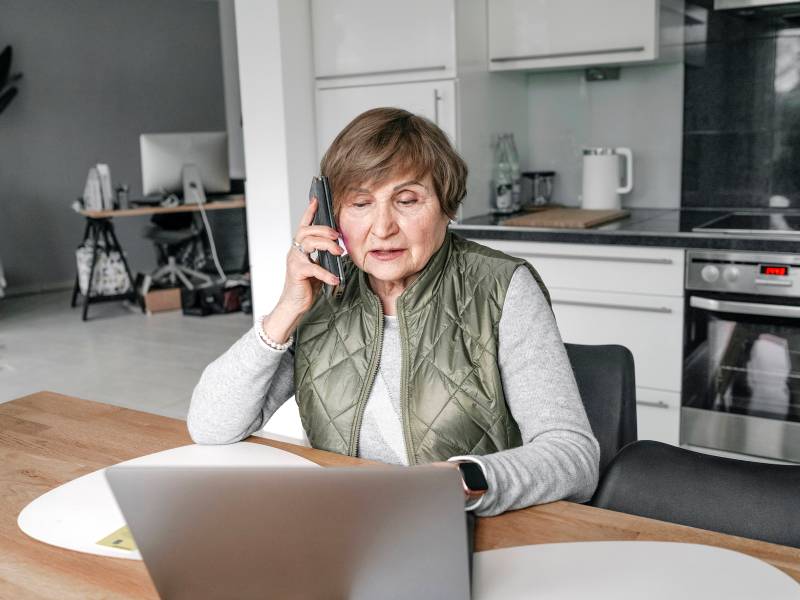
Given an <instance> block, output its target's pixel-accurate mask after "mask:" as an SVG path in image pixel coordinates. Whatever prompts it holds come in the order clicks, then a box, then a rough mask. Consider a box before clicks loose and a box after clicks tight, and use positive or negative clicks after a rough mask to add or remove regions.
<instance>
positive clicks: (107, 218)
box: [70, 194, 245, 321]
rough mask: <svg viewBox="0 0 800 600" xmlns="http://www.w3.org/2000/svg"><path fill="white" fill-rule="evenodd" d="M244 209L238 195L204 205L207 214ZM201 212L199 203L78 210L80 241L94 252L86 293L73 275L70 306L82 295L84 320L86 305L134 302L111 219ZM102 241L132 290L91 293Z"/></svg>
mask: <svg viewBox="0 0 800 600" xmlns="http://www.w3.org/2000/svg"><path fill="white" fill-rule="evenodd" d="M244 207H245V199H244V196H243V195H241V194H234V195H229V196H225V197H224V198H223V199H219V200H213V201H211V202H207V203H205V204H203V209H204V210H206V211H209V210H230V209H234V208H244ZM199 210H200V205H199V204H179V205H177V206H141V207H139V208H125V209H119V210H81V211H78V212H79V213H80V214H81V215H82V216H83V217H86V227H85V229H84V230H83V241H82V242H81V243H82V244H85V243H86V242H87V241H90V240H91V242H92V245H93V249H94V250H93V253H92V262H91V267H90V269H89V281H88V284H87V290H86V293H85V294H82V293H81V289H80V284H79V280H80V278H79V275H78V273H77V272H76V273H75V284H74V286H73V288H72V300H71V301H70V305H71V306H72V307H73V308H74V307H75V305H76V303H77V300H78V295H83V311H82V314H81V316H82V318H83V320H84V321H86V320H87V319H88V318H89V305H90V304H96V303H98V302H114V301H117V300H129V301H131V302H135V301H136V290H135V289H133V286H134V281H135V280H134V278H133V274H132V273H131V269H130V267H129V266H128V261H127V259H126V258H125V252H124V251H123V249H122V245H121V244H120V243H119V240H118V239H117V234H116V233H115V232H114V225H113V223H112V219H114V218H117V217H141V216H146V215H163V214H168V213H193V212H198V211H199ZM100 241H102V242H103V243H104V246H105V248H106V250H107V251H116V252H118V253H119V256H120V258H121V259H122V263H123V265H124V267H125V272H126V273H127V274H128V280H129V281H130V283H131V288H130V290H129V291H127V292H124V293H122V294H115V295H110V296H104V295H94V294H92V277H93V274H94V269H95V265H96V263H97V256H98V250H97V249H98V243H99V242H100Z"/></svg>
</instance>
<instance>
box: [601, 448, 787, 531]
mask: <svg viewBox="0 0 800 600" xmlns="http://www.w3.org/2000/svg"><path fill="white" fill-rule="evenodd" d="M799 500H800V465H798V466H793V465H774V464H767V463H759V462H753V461H746V460H736V459H732V458H721V457H719V456H711V455H708V454H701V453H700V452H693V451H692V450H686V449H684V448H678V447H677V446H670V445H669V444H664V443H661V442H655V441H650V440H643V441H639V442H634V443H633V444H630V445H629V446H626V447H625V448H623V449H622V451H620V453H619V454H618V455H617V456H616V458H615V459H614V460H613V461H612V463H611V465H609V468H608V470H607V471H606V473H605V476H604V477H602V478H601V480H600V485H599V486H598V488H597V492H596V493H595V496H594V498H593V499H592V505H594V506H598V507H600V508H607V509H610V510H615V511H619V512H625V513H630V514H634V515H639V516H642V517H650V518H652V519H659V520H661V521H670V522H672V523H679V524H681V525H689V526H691V527H700V528H702V529H710V530H712V531H719V532H721V533H729V534H731V535H738V536H742V537H747V538H754V539H759V540H764V541H766V542H773V543H776V544H784V545H787V546H794V547H800V515H798V507H800V503H799Z"/></svg>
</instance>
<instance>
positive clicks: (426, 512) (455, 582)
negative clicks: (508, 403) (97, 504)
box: [106, 465, 471, 600]
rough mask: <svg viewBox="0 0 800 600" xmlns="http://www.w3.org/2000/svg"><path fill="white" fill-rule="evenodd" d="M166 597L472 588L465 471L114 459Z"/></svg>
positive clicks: (136, 532)
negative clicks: (197, 464)
mask: <svg viewBox="0 0 800 600" xmlns="http://www.w3.org/2000/svg"><path fill="white" fill-rule="evenodd" d="M106 477H107V479H108V482H109V485H110V486H111V490H112V491H113V492H114V496H115V497H116V499H117V502H118V503H119V506H120V508H121V509H122V513H123V515H124V516H125V520H126V521H127V523H128V526H129V527H130V529H131V532H132V533H133V536H134V538H135V540H136V544H137V546H138V548H139V551H140V552H141V555H142V558H143V559H144V562H145V565H146V566H147V569H148V571H149V573H150V576H151V578H152V579H153V582H154V583H155V586H156V588H157V590H158V593H159V594H160V595H161V597H162V598H168V599H173V598H237V599H239V598H241V599H244V598H280V599H292V598H303V599H312V598H324V599H334V598H335V599H339V598H342V599H344V598H347V599H370V600H374V599H376V598H398V599H400V598H402V599H408V598H418V599H422V598H448V599H450V598H454V599H455V598H469V595H470V582H469V573H468V570H469V559H470V558H471V557H470V555H469V549H468V543H467V527H466V526H465V516H464V499H463V493H462V491H461V489H462V488H461V481H460V478H459V475H458V472H457V471H455V470H452V469H444V468H441V467H413V468H412V467H375V468H326V469H308V468H302V467H298V468H291V467H290V468H285V467H146V466H125V465H121V466H116V467H111V468H110V469H108V470H107V471H106Z"/></svg>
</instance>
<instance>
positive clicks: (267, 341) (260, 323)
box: [258, 315, 294, 352]
mask: <svg viewBox="0 0 800 600" xmlns="http://www.w3.org/2000/svg"><path fill="white" fill-rule="evenodd" d="M268 316H269V315H264V316H262V317H261V318H260V319H259V320H258V337H259V338H260V339H261V341H262V342H264V343H265V344H266V345H267V346H269V347H270V348H272V349H273V350H277V351H278V352H283V351H284V350H286V349H288V348H289V346H291V345H292V343H294V336H293V335H290V336H289V339H288V340H286V341H285V342H284V343H283V344H279V343H278V342H276V341H275V340H273V339H271V338H270V337H269V336H268V335H267V332H266V331H264V319H266V318H267V317H268Z"/></svg>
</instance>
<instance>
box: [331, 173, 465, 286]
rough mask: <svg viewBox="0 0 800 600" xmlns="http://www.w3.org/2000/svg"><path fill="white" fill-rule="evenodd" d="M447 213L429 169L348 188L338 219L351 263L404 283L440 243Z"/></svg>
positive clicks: (376, 275)
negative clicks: (419, 174)
mask: <svg viewBox="0 0 800 600" xmlns="http://www.w3.org/2000/svg"><path fill="white" fill-rule="evenodd" d="M448 221H449V218H448V216H447V215H446V214H445V213H444V211H442V207H441V204H440V203H439V198H438V197H437V196H436V193H435V192H434V190H433V182H432V181H431V178H430V175H428V176H426V177H424V178H422V179H421V180H415V179H414V177H393V178H390V180H388V181H386V182H384V183H382V184H380V185H379V186H376V185H372V184H369V183H366V184H361V185H360V186H359V187H357V188H353V189H350V190H348V191H347V192H346V193H345V197H344V198H343V199H342V204H341V208H340V210H339V217H338V225H339V229H340V230H341V232H342V238H343V241H344V243H345V246H346V248H347V251H348V253H349V254H350V257H351V258H352V259H353V262H354V263H355V264H356V266H357V267H358V268H359V269H361V270H362V271H364V272H365V273H368V274H369V275H371V276H372V277H374V278H375V279H378V280H380V281H384V282H397V283H400V284H402V285H406V284H407V278H408V277H410V276H412V275H414V274H415V273H417V272H419V271H421V270H422V268H423V267H424V266H425V265H426V264H427V262H428V260H429V259H430V257H431V256H433V253H434V252H436V250H438V249H439V247H440V246H441V245H442V242H443V241H444V236H445V233H446V231H447V223H448Z"/></svg>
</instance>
